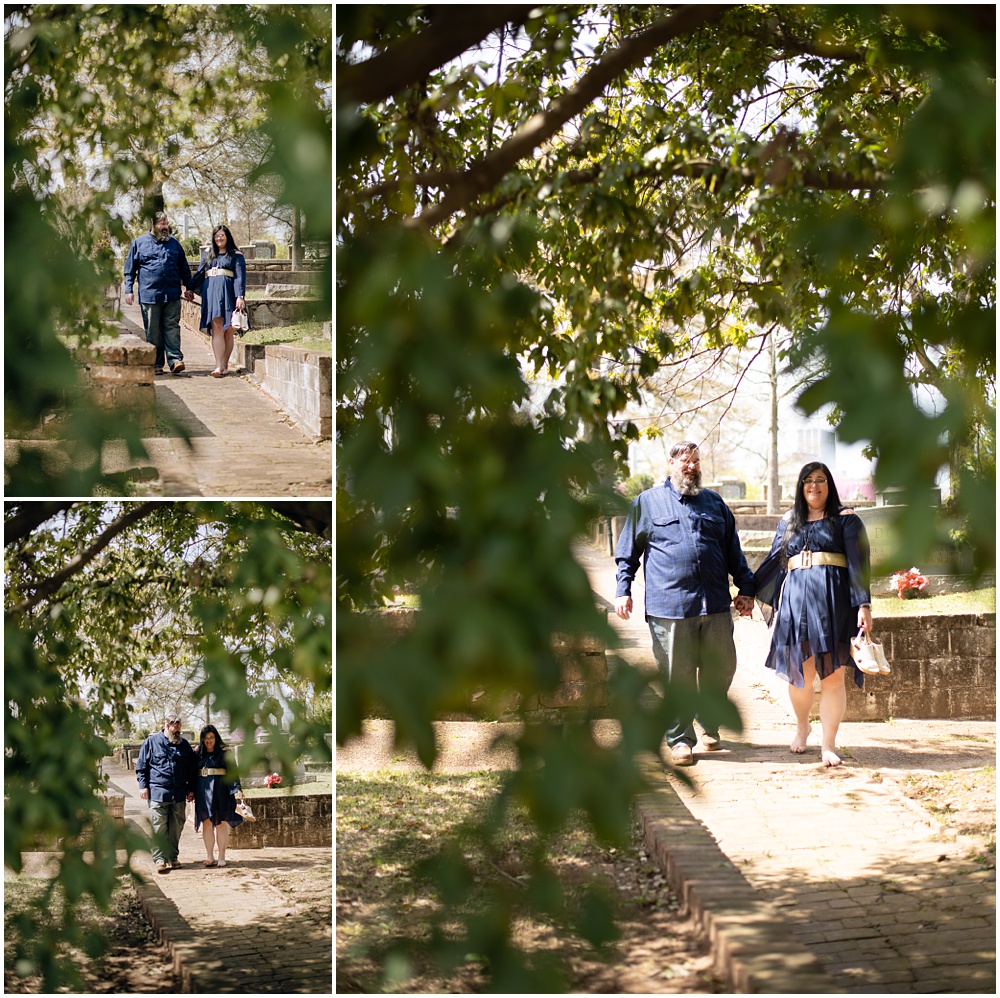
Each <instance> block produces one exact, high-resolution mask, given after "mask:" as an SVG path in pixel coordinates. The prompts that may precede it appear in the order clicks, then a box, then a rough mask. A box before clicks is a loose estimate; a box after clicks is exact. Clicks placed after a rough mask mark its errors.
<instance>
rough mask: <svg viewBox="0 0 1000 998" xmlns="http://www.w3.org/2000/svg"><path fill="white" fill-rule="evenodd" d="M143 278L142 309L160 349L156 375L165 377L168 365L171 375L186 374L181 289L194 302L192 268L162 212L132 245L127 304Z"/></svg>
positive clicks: (127, 270) (127, 262) (150, 340)
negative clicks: (182, 339)
mask: <svg viewBox="0 0 1000 998" xmlns="http://www.w3.org/2000/svg"><path fill="white" fill-rule="evenodd" d="M136 276H138V278H139V307H140V308H141V309H142V324H143V326H144V327H145V330H146V342H147V343H152V344H153V346H154V347H156V361H155V372H156V374H163V366H164V362H166V364H167V365H168V366H169V367H170V373H171V374H180V373H181V371H183V370H184V355H183V354H182V353H181V285H182V284H183V285H184V287H185V288H187V289H188V290H186V291H185V292H184V297H185V298H187V299H188V301H191V299H193V298H194V292H193V291H191V290H190V287H191V268H190V267H189V266H188V262H187V257H186V256H185V255H184V247H183V246H181V244H180V243H179V242H178V241H177V240H176V239H175V238H174V237H173V236H172V235H170V219H168V218H167V214H166V212H163V211H158V212H157V213H156V216H155V218H154V220H153V227H152V228H151V229H150V230H149V232H145V233H143V234H142V235H141V236H139V238H138V239H134V240H133V241H132V245H131V246H130V247H129V250H128V256H127V257H126V258H125V304H126V305H131V304H132V303H133V302H134V301H135V295H134V294H133V293H132V288H133V285H134V283H135V279H136Z"/></svg>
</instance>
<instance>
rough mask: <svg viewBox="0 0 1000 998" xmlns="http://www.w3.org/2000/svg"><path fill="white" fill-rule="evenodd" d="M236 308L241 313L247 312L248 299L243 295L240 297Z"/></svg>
mask: <svg viewBox="0 0 1000 998" xmlns="http://www.w3.org/2000/svg"><path fill="white" fill-rule="evenodd" d="M236 307H237V308H238V309H239V310H240V311H241V312H245V311H246V310H247V303H246V299H245V298H244V297H243V295H240V296H239V297H238V298H237V299H236Z"/></svg>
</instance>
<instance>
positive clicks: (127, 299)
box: [125, 291, 135, 305]
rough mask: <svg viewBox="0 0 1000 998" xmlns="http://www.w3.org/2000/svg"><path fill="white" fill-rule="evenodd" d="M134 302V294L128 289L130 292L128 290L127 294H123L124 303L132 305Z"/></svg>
mask: <svg viewBox="0 0 1000 998" xmlns="http://www.w3.org/2000/svg"><path fill="white" fill-rule="evenodd" d="M134 303H135V295H134V294H132V292H131V291H130V292H129V293H128V294H127V295H126V296H125V304H126V305H132V304H134Z"/></svg>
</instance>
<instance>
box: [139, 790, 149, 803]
mask: <svg viewBox="0 0 1000 998" xmlns="http://www.w3.org/2000/svg"><path fill="white" fill-rule="evenodd" d="M139 800H149V789H148V788H147V789H145V790H140V791H139Z"/></svg>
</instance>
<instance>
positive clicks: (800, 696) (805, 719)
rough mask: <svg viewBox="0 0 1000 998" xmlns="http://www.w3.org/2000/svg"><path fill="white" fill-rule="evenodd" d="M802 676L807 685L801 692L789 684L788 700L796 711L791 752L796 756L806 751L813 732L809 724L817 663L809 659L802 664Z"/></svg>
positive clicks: (804, 685)
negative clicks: (810, 734)
mask: <svg viewBox="0 0 1000 998" xmlns="http://www.w3.org/2000/svg"><path fill="white" fill-rule="evenodd" d="M802 675H803V677H804V679H805V683H804V684H803V686H802V689H801V690H800V689H799V688H798V687H797V686H793V685H792V684H791V683H789V684H788V698H789V699H790V700H791V701H792V710H794V711H795V724H796V729H795V737H794V738H793V739H792V744H791V746H790V748H791V750H792V751H793V752H794V753H795V754H796V755H801V754H802V753H803V752H805V750H806V742H807V741H808V740H809V733H810V731H811V730H812V727H811V725H810V724H809V714H810V713H811V712H812V705H813V681H814V680H815V679H816V661H815V659H813V658H807V659H806V660H805V661H804V662H803V663H802Z"/></svg>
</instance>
